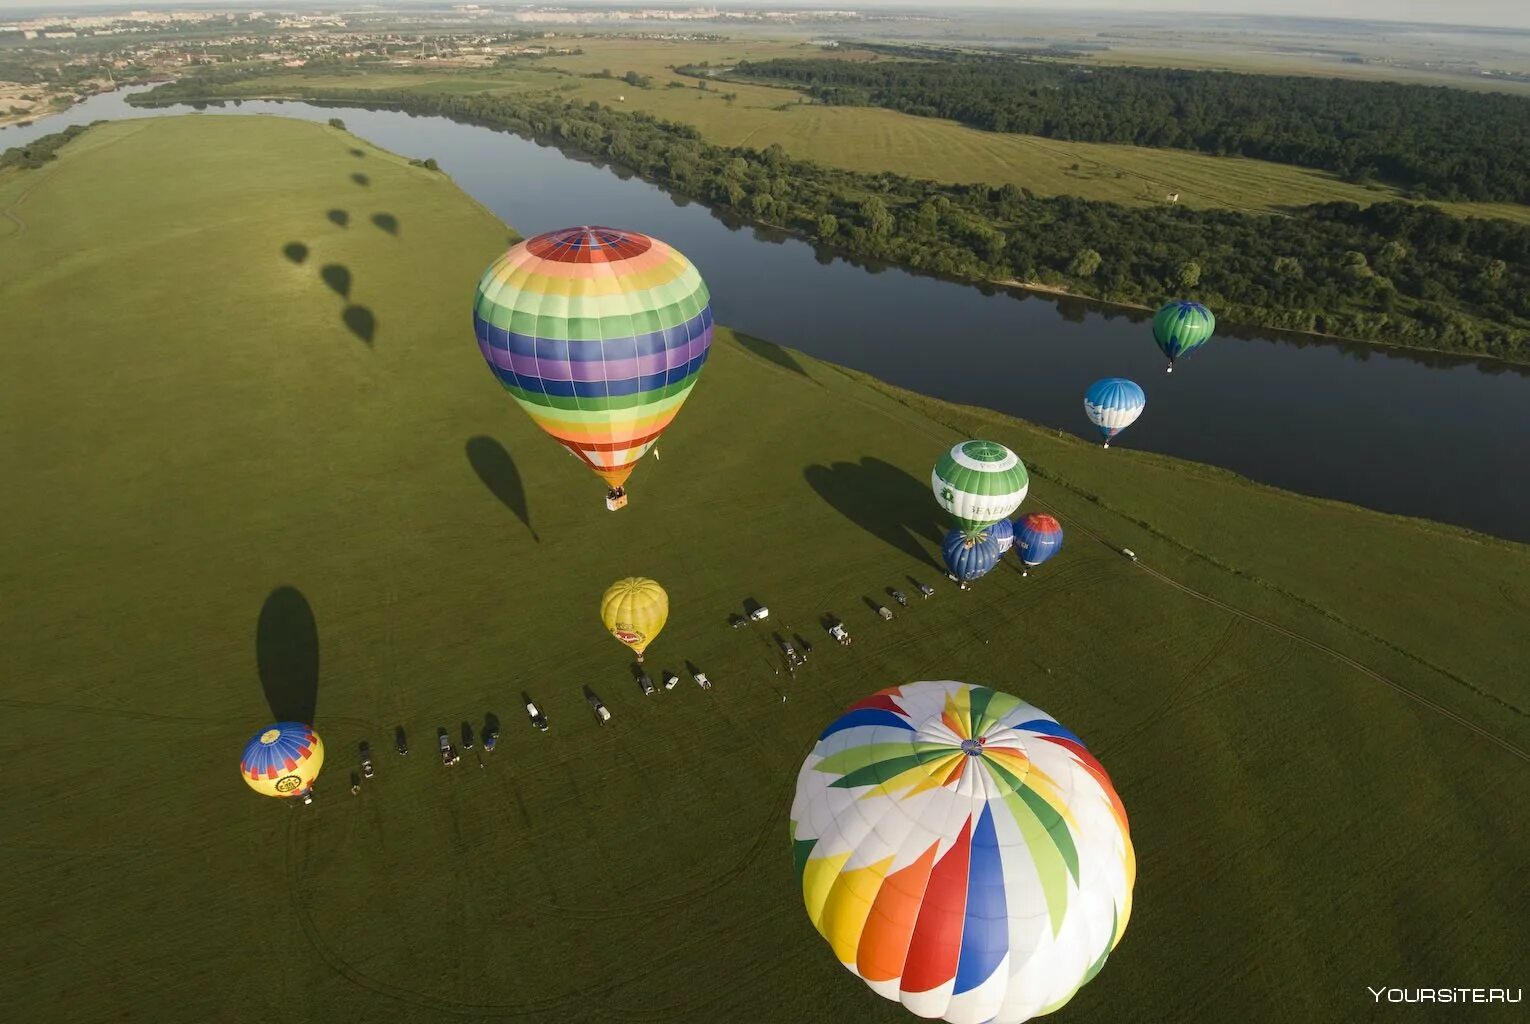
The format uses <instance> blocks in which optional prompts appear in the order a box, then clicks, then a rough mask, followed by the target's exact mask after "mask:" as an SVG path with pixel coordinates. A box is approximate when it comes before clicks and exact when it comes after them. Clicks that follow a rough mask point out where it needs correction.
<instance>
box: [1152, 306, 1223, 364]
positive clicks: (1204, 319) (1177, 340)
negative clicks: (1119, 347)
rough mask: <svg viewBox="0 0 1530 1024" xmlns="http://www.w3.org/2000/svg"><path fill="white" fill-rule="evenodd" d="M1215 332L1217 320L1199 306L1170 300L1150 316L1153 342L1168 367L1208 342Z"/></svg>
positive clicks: (1203, 307)
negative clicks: (1156, 344) (1167, 360)
mask: <svg viewBox="0 0 1530 1024" xmlns="http://www.w3.org/2000/svg"><path fill="white" fill-rule="evenodd" d="M1216 329H1217V318H1216V317H1214V316H1212V315H1211V310H1209V309H1207V308H1206V307H1205V306H1203V305H1201V304H1200V303H1199V302H1188V301H1186V300H1185V299H1173V300H1171V301H1169V302H1166V303H1164V304H1163V305H1162V306H1160V307H1158V312H1157V313H1154V314H1153V340H1154V341H1156V342H1158V348H1159V349H1160V350H1161V351H1162V352H1163V354H1164V355H1165V356H1167V357H1168V359H1169V363H1170V364H1171V365H1172V364H1173V362H1174V360H1176V359H1178V358H1179V357H1180V356H1182V355H1184V354H1185V353H1186V352H1189V351H1190V350H1191V349H1194V348H1200V347H1201V346H1202V345H1204V344H1206V342H1208V341H1210V340H1211V335H1212V334H1213V333H1215V331H1216Z"/></svg>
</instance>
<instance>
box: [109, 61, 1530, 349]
mask: <svg viewBox="0 0 1530 1024" xmlns="http://www.w3.org/2000/svg"><path fill="white" fill-rule="evenodd" d="M223 80H224V81H231V80H232V79H223ZM286 85H287V83H284V86H286ZM219 89H220V86H219V85H218V84H217V83H216V82H212V81H207V80H184V81H182V82H178V83H175V84H173V85H168V86H161V87H160V88H159V89H156V90H154V91H153V92H152V93H147V94H141V95H139V96H135V97H133V102H138V103H150V104H152V103H168V102H196V101H212V102H217V101H218V92H219ZM282 94H283V95H289V96H290V95H298V96H302V97H303V98H306V99H309V100H313V101H316V102H329V103H334V104H344V105H350V106H356V107H371V108H380V109H392V110H402V111H406V112H409V113H412V114H421V115H438V116H443V117H448V118H452V119H454V120H457V121H461V122H464V123H469V124H476V125H481V126H484V127H488V128H492V129H496V130H500V131H511V132H516V133H518V134H522V135H527V136H530V137H533V138H537V139H541V140H545V141H548V142H551V143H554V144H557V145H559V146H562V147H565V148H569V149H572V150H577V151H579V152H582V153H585V154H589V155H592V156H595V157H599V158H603V159H605V160H609V161H611V162H612V163H614V164H618V165H621V166H624V167H626V168H630V169H631V170H633V171H635V172H636V173H638V174H640V175H642V176H643V177H645V178H647V179H649V180H651V181H655V182H657V183H659V184H661V185H664V186H666V187H668V188H671V189H672V190H674V191H676V192H678V193H681V194H683V195H687V196H691V197H694V198H697V199H700V200H703V201H705V202H707V203H709V204H711V205H713V206H714V207H716V208H720V209H724V210H730V211H733V212H736V213H737V214H738V215H740V216H742V217H744V218H746V219H749V220H752V221H755V222H758V223H764V224H769V225H776V226H779V227H783V228H786V229H789V230H792V231H796V232H798V233H800V234H803V235H806V236H808V237H810V238H813V239H815V240H817V241H818V242H820V243H822V244H823V245H824V246H825V247H826V248H830V249H835V250H839V251H842V252H848V253H851V254H855V255H859V256H864V257H870V258H874V259H878V260H883V261H887V262H892V263H898V264H902V265H904V266H908V267H911V268H914V269H918V270H924V271H928V272H932V273H938V274H942V275H948V276H953V277H960V278H965V279H970V280H980V281H1017V282H1028V283H1038V284H1045V285H1048V286H1052V287H1057V288H1062V289H1065V290H1067V291H1070V292H1073V293H1075V294H1079V295H1085V296H1090V297H1095V298H1100V299H1104V300H1107V301H1115V302H1122V303H1133V304H1141V305H1149V306H1152V305H1156V304H1158V303H1160V302H1162V301H1163V300H1165V299H1167V298H1169V297H1172V296H1177V295H1184V296H1190V297H1194V298H1197V299H1199V300H1201V301H1203V302H1205V303H1207V304H1208V305H1210V306H1212V307H1213V308H1214V309H1215V310H1216V312H1217V315H1218V317H1219V318H1220V319H1222V320H1224V321H1225V322H1227V323H1231V324H1239V323H1241V324H1248V325H1261V326H1267V327H1275V328H1282V329H1287V330H1294V331H1311V332H1320V333H1325V334H1333V335H1338V336H1343V337H1351V338H1363V339H1370V340H1375V341H1381V342H1385V343H1389V344H1401V345H1411V346H1416V347H1422V348H1434V349H1439V350H1443V351H1454V352H1468V353H1476V354H1483V355H1493V356H1497V357H1500V358H1505V359H1515V360H1521V361H1530V227H1525V226H1521V225H1517V224H1514V223H1512V222H1509V221H1503V220H1486V219H1482V220H1478V219H1465V218H1459V217H1454V216H1451V215H1449V214H1446V213H1444V212H1443V211H1440V210H1437V209H1434V208H1432V207H1427V206H1418V205H1415V204H1411V203H1403V202H1395V203H1383V204H1378V205H1375V206H1371V207H1366V208H1362V207H1360V206H1357V205H1355V204H1353V203H1326V204H1321V205H1317V206H1310V207H1305V208H1302V209H1300V210H1297V211H1295V212H1294V213H1292V214H1291V215H1276V214H1246V213H1237V212H1232V211H1199V210H1192V209H1187V208H1184V207H1170V206H1162V207H1127V206H1120V205H1117V204H1113V203H1106V202H1099V201H1095V200H1086V199H1079V198H1073V197H1066V196H1063V197H1052V198H1042V197H1038V196H1035V195H1033V194H1031V193H1030V192H1028V191H1027V190H1025V189H1023V188H1019V187H1017V186H1014V185H1005V186H1003V187H998V188H995V187H989V186H986V185H968V186H963V185H942V184H938V183H935V182H929V181H918V180H914V179H910V178H906V177H902V176H900V175H894V174H885V173H884V174H866V173H857V172H852V171H845V170H839V169H835V168H828V167H823V166H820V165H818V164H814V163H809V162H805V161H800V160H793V159H791V158H790V157H788V156H787V155H786V154H785V153H784V152H783V151H782V150H781V148H780V147H779V146H771V147H770V148H768V149H766V150H764V151H757V150H752V149H747V148H731V149H730V148H724V147H720V146H715V145H711V144H709V143H707V142H705V141H703V140H702V139H701V138H700V136H699V133H698V132H697V131H696V130H695V129H694V128H691V127H690V126H688V125H680V124H674V123H670V122H665V121H661V120H658V119H656V118H654V117H652V116H650V115H647V114H643V113H627V112H621V111H615V110H611V109H609V108H606V107H602V106H600V105H599V104H596V103H590V104H579V103H571V102H565V101H563V100H560V99H555V98H524V97H507V96H493V95H488V94H478V95H450V94H423V93H414V92H407V91H393V92H380V91H377V90H370V89H369V90H343V89H336V88H334V87H331V86H325V87H322V88H314V87H304V88H298V89H292V88H283V90H282ZM226 95H230V96H233V95H234V93H233V92H228V93H226ZM239 95H241V96H244V95H248V90H243V91H241V92H240V93H239ZM784 340H789V339H784Z"/></svg>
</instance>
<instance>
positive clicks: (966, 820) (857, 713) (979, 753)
mask: <svg viewBox="0 0 1530 1024" xmlns="http://www.w3.org/2000/svg"><path fill="white" fill-rule="evenodd" d="M791 827H792V845H793V847H794V850H795V854H796V863H797V871H798V874H799V875H800V876H801V880H802V896H803V900H804V901H805V902H806V904H807V911H808V916H809V917H810V918H811V919H812V921H813V925H814V926H815V927H816V928H817V929H818V931H819V933H820V934H821V935H823V937H824V938H825V939H827V940H828V942H829V945H830V946H831V947H833V949H834V955H835V956H837V957H839V960H840V962H841V963H842V964H844V965H845V966H846V967H848V968H849V969H850V970H851V971H852V972H854V973H855V974H856V975H857V976H859V977H860V978H861V979H863V980H864V981H865V982H866V983H867V984H868V985H869V986H871V988H872V990H873V991H875V992H876V993H877V994H878V995H881V996H884V997H886V998H888V999H897V1000H900V1001H901V1002H902V1003H903V1005H904V1006H906V1007H907V1008H908V1009H909V1010H911V1011H913V1012H914V1013H915V1014H917V1015H919V1016H921V1017H943V1018H944V1019H946V1020H948V1021H952V1022H953V1024H981V1022H985V1021H996V1022H1000V1024H1016V1022H1019V1021H1024V1020H1028V1019H1030V1018H1031V1017H1035V1016H1038V1015H1040V1014H1044V1013H1050V1012H1052V1011H1053V1010H1056V1009H1058V1008H1059V1007H1061V1006H1062V1005H1063V1004H1064V1003H1066V1002H1067V1001H1068V1000H1069V999H1071V998H1072V997H1073V994H1074V993H1075V992H1077V991H1078V989H1079V988H1080V987H1081V986H1082V985H1083V984H1084V983H1085V982H1087V981H1089V979H1091V978H1093V977H1094V976H1095V974H1096V973H1098V972H1099V970H1100V968H1101V967H1103V966H1104V965H1105V958H1106V957H1107V956H1109V954H1110V951H1111V950H1112V949H1114V948H1115V946H1116V943H1118V942H1120V941H1121V934H1122V932H1124V931H1125V929H1126V922H1127V918H1128V917H1129V916H1130V915H1131V907H1132V885H1133V883H1134V881H1135V880H1136V860H1135V856H1134V854H1133V851H1132V842H1131V836H1130V835H1129V834H1128V831H1127V825H1126V812H1125V810H1124V809H1123V808H1122V807H1121V801H1120V800H1119V799H1118V798H1117V796H1116V792H1115V789H1114V788H1113V787H1112V786H1111V782H1110V778H1109V776H1107V775H1106V774H1105V769H1104V768H1102V767H1100V763H1099V762H1098V761H1096V760H1095V759H1094V758H1093V757H1091V756H1090V755H1089V752H1088V751H1087V750H1085V749H1084V744H1083V742H1082V741H1080V740H1079V738H1078V737H1077V736H1075V735H1073V734H1072V733H1071V732H1069V731H1068V730H1067V729H1064V728H1063V727H1062V726H1061V725H1058V724H1057V722H1056V720H1055V719H1053V718H1052V717H1051V716H1050V715H1047V714H1045V713H1044V712H1042V711H1039V710H1037V709H1036V708H1035V707H1033V706H1031V705H1030V704H1027V703H1026V702H1025V701H1023V700H1020V699H1019V698H1018V697H1012V696H1010V695H1009V694H1007V693H999V692H998V691H995V690H990V689H988V688H987V687H983V686H972V685H970V684H968V683H958V682H950V681H946V682H922V683H910V684H908V685H906V686H896V687H893V688H891V689H887V690H882V691H881V692H879V693H875V694H872V695H871V696H870V697H867V698H866V699H865V700H862V701H860V702H859V703H857V704H853V705H851V706H850V707H849V708H848V709H847V710H846V711H845V713H844V714H842V715H841V716H840V717H839V718H838V719H836V720H835V721H834V722H833V724H831V725H830V726H829V727H828V728H827V729H825V730H824V732H823V735H821V736H820V737H819V738H818V743H817V745H816V746H815V747H814V748H813V752H812V753H811V754H810V755H809V756H808V759H807V761H805V762H804V763H803V765H802V771H801V773H800V774H799V775H798V777H797V796H796V801H795V802H794V803H793V805H792V817H791Z"/></svg>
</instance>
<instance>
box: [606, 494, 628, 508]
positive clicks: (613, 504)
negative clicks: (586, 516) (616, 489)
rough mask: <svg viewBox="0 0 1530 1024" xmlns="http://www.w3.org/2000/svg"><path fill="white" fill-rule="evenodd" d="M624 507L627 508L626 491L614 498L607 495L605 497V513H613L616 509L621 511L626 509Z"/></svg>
mask: <svg viewBox="0 0 1530 1024" xmlns="http://www.w3.org/2000/svg"><path fill="white" fill-rule="evenodd" d="M626 507H627V492H626V491H623V492H622V493H621V494H618V495H617V496H616V497H614V498H613V497H611V496H610V495H609V494H608V495H606V511H607V512H615V511H616V510H617V509H623V508H626Z"/></svg>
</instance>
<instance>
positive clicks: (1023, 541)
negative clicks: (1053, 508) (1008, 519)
mask: <svg viewBox="0 0 1530 1024" xmlns="http://www.w3.org/2000/svg"><path fill="white" fill-rule="evenodd" d="M1062 542H1063V529H1062V524H1061V523H1059V522H1058V521H1057V520H1056V519H1054V518H1052V517H1051V516H1049V515H1047V514H1046V513H1044V512H1031V513H1029V514H1027V515H1023V516H1021V517H1020V522H1019V524H1018V525H1017V528H1016V530H1015V551H1016V552H1017V553H1018V554H1019V555H1020V561H1022V562H1024V563H1025V564H1026V565H1028V566H1037V565H1040V564H1041V563H1042V562H1045V561H1046V560H1047V559H1049V558H1051V557H1052V556H1053V555H1055V554H1057V552H1058V550H1059V549H1061V548H1062Z"/></svg>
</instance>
